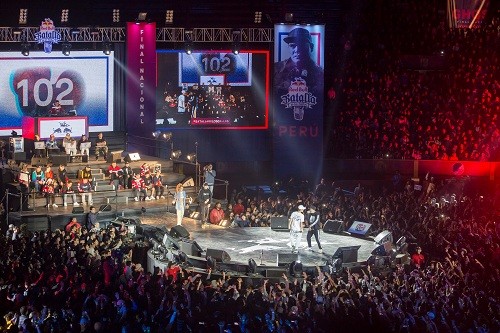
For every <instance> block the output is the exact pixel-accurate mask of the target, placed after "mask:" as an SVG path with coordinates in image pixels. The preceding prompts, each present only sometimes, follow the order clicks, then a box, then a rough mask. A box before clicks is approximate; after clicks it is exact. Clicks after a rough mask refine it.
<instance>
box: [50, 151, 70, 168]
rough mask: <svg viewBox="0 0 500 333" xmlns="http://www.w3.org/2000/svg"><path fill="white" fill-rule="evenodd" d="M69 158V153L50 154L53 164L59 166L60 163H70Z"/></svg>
mask: <svg viewBox="0 0 500 333" xmlns="http://www.w3.org/2000/svg"><path fill="white" fill-rule="evenodd" d="M68 158H69V155H66V154H64V155H51V156H50V161H51V163H52V165H54V166H58V165H68Z"/></svg>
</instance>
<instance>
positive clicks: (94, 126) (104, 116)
mask: <svg viewBox="0 0 500 333" xmlns="http://www.w3.org/2000/svg"><path fill="white" fill-rule="evenodd" d="M113 68H114V53H113V52H112V53H111V54H110V55H104V54H103V53H102V52H101V51H72V52H71V55H70V56H64V55H62V54H61V53H60V52H52V53H50V54H46V53H43V52H30V55H29V56H28V57H24V56H22V55H21V54H20V53H19V52H2V53H0V135H10V132H11V131H12V130H16V131H17V132H18V133H19V134H21V128H22V119H23V117H25V116H27V117H46V116H48V115H49V110H50V108H51V107H52V104H53V103H54V102H55V101H56V100H59V101H60V103H61V106H62V108H63V109H64V111H66V113H68V114H72V115H75V114H76V115H78V116H84V117H87V118H88V125H89V131H90V132H96V131H112V130H113ZM68 118H70V117H68Z"/></svg>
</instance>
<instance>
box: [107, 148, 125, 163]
mask: <svg viewBox="0 0 500 333" xmlns="http://www.w3.org/2000/svg"><path fill="white" fill-rule="evenodd" d="M122 153H123V150H117V151H108V156H106V163H112V162H116V163H121V161H122Z"/></svg>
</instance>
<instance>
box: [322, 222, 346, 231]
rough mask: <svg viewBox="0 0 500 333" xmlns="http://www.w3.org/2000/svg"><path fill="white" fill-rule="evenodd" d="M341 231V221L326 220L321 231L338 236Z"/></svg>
mask: <svg viewBox="0 0 500 333" xmlns="http://www.w3.org/2000/svg"><path fill="white" fill-rule="evenodd" d="M342 229H343V227H342V221H339V220H327V221H326V222H325V225H323V231H324V232H326V233H327V234H340V233H341V232H342V231H343V230H342Z"/></svg>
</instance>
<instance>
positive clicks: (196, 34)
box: [0, 27, 274, 43]
mask: <svg viewBox="0 0 500 333" xmlns="http://www.w3.org/2000/svg"><path fill="white" fill-rule="evenodd" d="M56 30H57V31H59V32H60V33H61V36H62V40H63V41H66V42H71V43H80V42H81V43H92V42H113V43H124V42H125V40H126V28H125V27H59V28H56ZM38 31H40V27H20V28H17V27H0V43H18V42H27V43H31V42H35V33H36V32H38ZM188 31H189V32H190V36H191V41H192V42H203V43H211V42H212V43H230V42H233V38H234V34H233V32H234V31H239V32H241V39H240V41H241V42H248V43H271V42H273V37H274V35H273V28H238V29H235V28H193V29H189V30H187V29H185V28H168V27H161V28H157V29H156V41H157V42H174V43H175V42H184V41H185V39H186V32H188Z"/></svg>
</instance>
